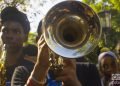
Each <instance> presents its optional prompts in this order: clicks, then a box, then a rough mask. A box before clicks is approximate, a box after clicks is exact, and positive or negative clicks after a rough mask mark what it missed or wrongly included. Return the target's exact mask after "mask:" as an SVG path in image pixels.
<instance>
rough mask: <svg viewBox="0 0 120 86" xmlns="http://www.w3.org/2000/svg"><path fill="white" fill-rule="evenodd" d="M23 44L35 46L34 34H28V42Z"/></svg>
mask: <svg viewBox="0 0 120 86" xmlns="http://www.w3.org/2000/svg"><path fill="white" fill-rule="evenodd" d="M25 44H35V45H36V33H33V32H30V33H29V36H28V41H27V42H26V43H25Z"/></svg>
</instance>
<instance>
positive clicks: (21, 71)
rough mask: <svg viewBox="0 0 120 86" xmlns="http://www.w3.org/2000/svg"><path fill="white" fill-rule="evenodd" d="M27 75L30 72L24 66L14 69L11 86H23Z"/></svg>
mask: <svg viewBox="0 0 120 86" xmlns="http://www.w3.org/2000/svg"><path fill="white" fill-rule="evenodd" d="M29 75H30V71H29V70H28V69H27V68H26V67H25V66H18V67H16V68H15V71H14V73H13V76H12V80H11V86H24V84H25V83H26V81H27V79H28V77H29Z"/></svg>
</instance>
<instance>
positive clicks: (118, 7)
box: [83, 0, 120, 63]
mask: <svg viewBox="0 0 120 86" xmlns="http://www.w3.org/2000/svg"><path fill="white" fill-rule="evenodd" d="M83 2H84V3H87V4H88V5H89V6H90V7H91V8H92V9H93V10H94V11H95V12H96V13H99V12H101V11H104V10H109V11H110V12H111V28H103V33H102V37H101V40H100V42H99V44H98V47H97V49H95V50H94V51H93V52H92V53H90V54H89V55H87V58H89V59H90V61H92V62H94V63H96V62H97V60H96V59H97V58H96V57H97V55H98V53H97V52H98V51H96V50H99V49H101V48H103V49H104V50H113V51H114V48H115V46H116V43H117V41H118V40H120V0H101V1H98V0H83ZM104 34H105V35H106V40H105V39H104ZM105 42H106V43H105ZM99 52H100V51H99Z"/></svg>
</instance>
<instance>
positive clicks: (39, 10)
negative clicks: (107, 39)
mask: <svg viewBox="0 0 120 86" xmlns="http://www.w3.org/2000/svg"><path fill="white" fill-rule="evenodd" d="M40 1H41V2H45V0H30V4H31V5H32V6H31V7H28V11H27V15H28V19H29V21H30V22H31V23H30V25H31V32H36V30H37V26H38V24H39V21H40V20H41V19H42V18H43V17H44V16H45V15H46V14H47V12H48V11H49V10H50V8H52V7H53V6H54V5H55V4H57V3H59V2H62V1H65V0H47V2H46V3H45V4H44V5H43V6H41V5H40ZM78 1H81V0H78Z"/></svg>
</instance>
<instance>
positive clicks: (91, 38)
mask: <svg viewBox="0 0 120 86" xmlns="http://www.w3.org/2000/svg"><path fill="white" fill-rule="evenodd" d="M42 28H43V31H44V38H45V41H46V43H47V45H48V46H49V48H50V49H51V50H52V51H53V52H55V53H56V54H58V55H60V56H62V57H66V58H78V57H82V56H84V55H86V54H88V53H89V52H91V51H92V50H93V49H94V48H95V47H96V45H97V44H98V41H99V39H100V36H101V32H102V29H101V25H100V20H99V17H98V15H97V14H96V13H95V12H94V11H93V9H92V8H91V7H89V6H88V5H86V4H84V3H82V2H80V1H63V2H60V3H58V4H56V5H55V6H53V7H52V8H51V9H50V10H49V11H48V13H47V14H46V16H45V18H44V19H43V23H42Z"/></svg>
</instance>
